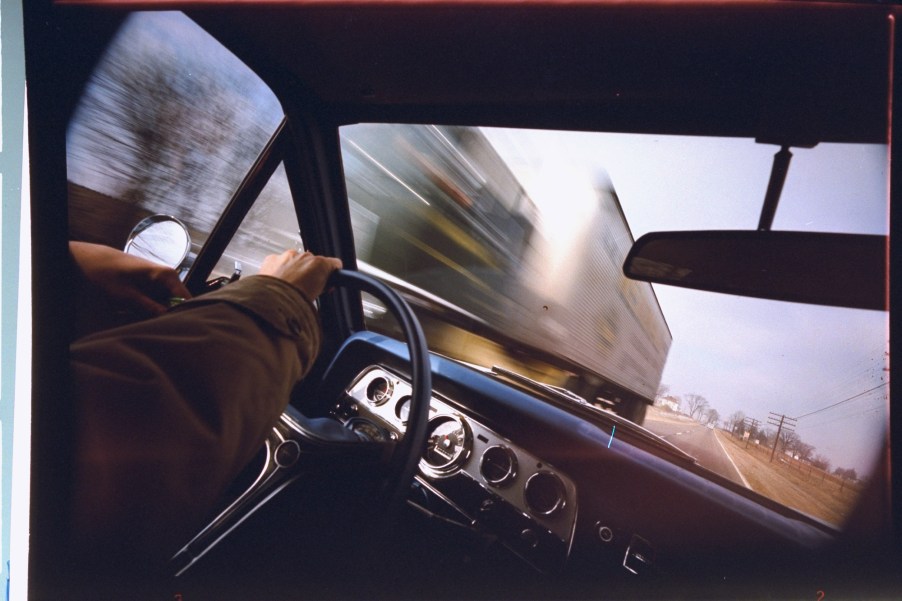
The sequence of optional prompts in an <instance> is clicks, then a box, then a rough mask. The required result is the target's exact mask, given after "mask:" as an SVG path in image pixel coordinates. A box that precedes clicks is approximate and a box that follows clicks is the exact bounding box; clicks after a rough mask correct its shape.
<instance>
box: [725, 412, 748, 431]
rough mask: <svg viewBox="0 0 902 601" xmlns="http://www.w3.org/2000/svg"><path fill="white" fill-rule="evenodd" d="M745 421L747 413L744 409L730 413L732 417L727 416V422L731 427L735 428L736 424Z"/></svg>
mask: <svg viewBox="0 0 902 601" xmlns="http://www.w3.org/2000/svg"><path fill="white" fill-rule="evenodd" d="M744 421H745V413H743V412H742V411H734V412H733V413H731V414H730V417H728V418H727V422H728V423H729V424H730V429H731V430H735V429H736V426H738V425H739V424H741V423H742V422H744Z"/></svg>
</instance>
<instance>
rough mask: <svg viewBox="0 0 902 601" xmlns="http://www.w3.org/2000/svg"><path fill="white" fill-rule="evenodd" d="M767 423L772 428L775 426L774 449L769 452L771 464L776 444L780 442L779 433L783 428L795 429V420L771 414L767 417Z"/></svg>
mask: <svg viewBox="0 0 902 601" xmlns="http://www.w3.org/2000/svg"><path fill="white" fill-rule="evenodd" d="M778 420H779V421H778ZM767 423H769V424H770V425H772V426H777V435H776V436H774V448H773V449H772V450H771V452H770V461H771V463H773V461H774V453H776V452H777V443H778V442H780V432H782V431H783V428H786V429H787V430H794V429H795V427H796V420H795V419H793V418H791V417H786V416H785V415H782V414H777V413H774V412H771V413H770V415H768V416H767Z"/></svg>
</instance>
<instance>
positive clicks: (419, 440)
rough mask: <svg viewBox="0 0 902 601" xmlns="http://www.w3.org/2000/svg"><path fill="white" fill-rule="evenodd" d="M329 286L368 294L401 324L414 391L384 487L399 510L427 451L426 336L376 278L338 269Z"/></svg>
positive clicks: (404, 305)
mask: <svg viewBox="0 0 902 601" xmlns="http://www.w3.org/2000/svg"><path fill="white" fill-rule="evenodd" d="M329 285H331V286H335V287H347V288H352V289H356V290H359V291H361V292H368V293H370V294H372V295H373V296H375V297H376V298H377V299H378V300H380V301H382V302H383V303H385V306H386V308H387V309H388V310H389V311H391V312H392V314H393V315H394V316H395V318H396V319H397V320H398V324H399V325H400V326H401V331H402V332H403V334H404V339H405V341H406V342H407V349H408V352H409V356H410V379H411V388H412V392H411V399H410V414H409V416H408V418H407V429H406V431H405V433H404V436H403V437H402V438H401V440H400V441H399V442H398V443H397V445H396V446H395V449H394V452H393V454H392V458H391V462H390V465H389V471H388V477H387V480H386V485H385V492H386V494H387V495H388V499H387V500H388V503H389V506H391V507H397V506H398V505H400V503H402V502H403V501H404V499H405V498H406V497H407V493H408V490H409V488H410V484H411V483H412V482H413V477H414V475H415V474H416V471H417V465H418V464H419V462H420V458H421V457H422V456H423V450H424V449H425V448H426V436H427V433H428V428H429V401H430V399H431V398H432V370H431V369H430V365H429V349H428V348H427V346H426V336H425V335H424V334H423V328H422V327H421V326H420V322H419V320H418V319H417V318H416V315H414V313H413V310H412V309H411V308H410V305H408V304H407V302H406V301H405V300H404V299H403V298H402V297H401V295H400V294H398V293H397V292H395V291H394V290H393V289H392V288H390V287H388V286H387V285H385V284H384V283H382V282H381V281H379V280H377V279H376V278H374V277H372V276H370V275H366V274H364V273H361V272H359V271H350V270H346V269H339V270H337V271H335V272H333V273H332V276H331V278H330V279H329Z"/></svg>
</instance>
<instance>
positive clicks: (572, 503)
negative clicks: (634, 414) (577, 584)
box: [301, 332, 836, 582]
mask: <svg viewBox="0 0 902 601" xmlns="http://www.w3.org/2000/svg"><path fill="white" fill-rule="evenodd" d="M430 368H431V371H432V385H433V387H432V397H431V403H430V414H429V430H428V443H427V449H426V450H425V452H424V455H423V457H422V458H421V460H420V463H419V470H418V474H417V476H416V482H415V483H414V486H413V488H412V490H411V493H410V496H409V500H408V505H409V506H411V507H412V508H414V509H419V510H421V511H423V512H427V513H428V514H429V515H430V517H431V516H433V515H438V516H440V517H442V518H444V519H446V520H448V521H453V522H455V524H457V525H462V526H465V527H467V528H469V529H470V530H472V531H474V532H479V533H481V532H486V533H489V534H490V535H491V536H494V537H496V538H497V540H498V541H500V542H501V543H502V544H503V545H504V547H506V548H507V549H509V550H510V551H512V552H513V553H514V554H515V555H516V556H518V557H520V558H521V559H523V560H524V561H525V562H526V563H527V564H529V565H531V566H532V567H533V568H535V569H536V570H538V571H539V572H542V573H550V574H558V573H567V574H571V575H576V574H579V575H585V577H586V578H587V579H588V580H589V581H592V582H594V581H595V579H596V578H597V577H598V574H599V572H604V573H606V574H610V575H617V574H622V575H624V576H623V577H625V578H642V579H643V580H648V579H650V578H651V579H658V578H659V577H660V576H664V575H665V574H678V575H680V577H682V576H683V575H687V574H702V575H711V574H712V573H713V574H719V575H720V577H721V578H723V577H728V576H730V575H732V576H743V577H745V576H746V575H748V573H749V570H750V566H752V565H753V564H752V563H750V562H752V561H753V562H755V563H757V562H758V561H759V558H761V557H768V562H770V561H780V562H782V563H781V565H784V566H785V565H793V564H794V563H798V562H799V561H808V560H809V559H810V558H811V557H815V556H816V555H817V553H818V549H822V548H825V547H826V546H828V545H830V543H831V542H832V541H834V540H835V536H836V533H835V531H834V530H832V529H830V528H827V527H825V526H824V525H822V524H820V523H818V522H816V521H815V520H811V519H808V518H807V517H806V516H803V515H800V514H798V513H796V512H793V511H791V510H788V509H786V508H784V507H781V506H777V505H776V504H774V503H771V502H768V500H767V499H766V498H763V497H761V496H760V495H755V494H754V493H752V492H751V491H748V490H746V489H743V488H742V487H739V486H737V485H734V484H733V483H732V482H730V481H723V480H725V479H723V480H718V478H717V477H716V476H715V475H713V474H711V473H709V472H707V471H706V470H704V469H703V468H700V467H699V466H697V465H694V464H693V463H692V462H691V461H690V462H686V461H680V460H677V459H675V458H674V457H672V456H671V455H670V454H668V453H666V452H663V451H662V450H660V449H657V448H656V447H655V446H654V445H649V444H648V441H646V440H643V439H642V438H641V437H639V436H638V435H635V434H631V433H630V430H629V429H627V428H623V429H622V432H621V428H620V427H619V426H618V427H617V432H616V436H613V435H612V434H613V431H612V423H611V422H610V419H611V418H609V417H608V416H606V415H604V414H603V412H598V411H581V410H580V408H579V407H578V406H577V405H576V404H574V403H563V402H557V401H555V400H554V399H551V398H543V397H541V396H540V395H538V394H535V393H531V392H529V391H526V390H523V389H520V388H518V387H516V386H512V385H511V384H510V383H509V382H507V381H505V380H504V379H502V378H499V377H495V376H493V375H491V374H489V373H485V372H484V371H481V370H478V369H473V368H472V367H471V366H467V365H463V364H460V363H457V362H455V361H451V360H449V359H446V358H443V357H439V356H435V355H432V356H431V357H430ZM409 369H410V368H409V365H408V362H407V351H406V346H405V345H404V344H403V343H401V342H398V341H396V340H393V339H390V338H387V337H385V336H382V335H380V334H376V333H372V332H359V333H357V334H354V335H353V336H352V337H351V338H349V339H348V340H347V341H346V342H345V343H344V345H343V346H342V348H341V349H340V350H339V351H338V352H337V354H336V355H335V356H334V358H333V359H332V361H331V362H330V365H329V366H328V367H327V368H326V369H325V372H324V374H323V376H322V379H321V380H320V382H319V384H317V388H316V389H315V390H314V391H310V392H308V393H307V394H306V396H307V397H308V398H310V397H316V398H318V401H317V402H318V403H319V404H320V405H319V406H320V409H319V411H321V412H322V413H323V414H328V415H329V416H330V418H333V419H338V420H339V421H340V422H341V423H342V424H343V425H344V427H346V428H350V429H353V430H355V431H356V432H357V433H358V434H361V435H362V436H363V437H367V438H371V439H375V440H379V439H389V440H391V439H397V438H399V437H400V436H401V435H402V434H403V432H404V429H405V418H406V412H407V400H408V397H409V396H410V393H411V388H410V377H409ZM301 392H304V391H301ZM737 541H741V544H739V543H738V542H737ZM777 557H779V559H775V558H777ZM750 558H751V559H750ZM768 565H770V564H768ZM576 577H577V578H581V577H582V576H576Z"/></svg>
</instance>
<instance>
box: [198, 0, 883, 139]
mask: <svg viewBox="0 0 902 601" xmlns="http://www.w3.org/2000/svg"><path fill="white" fill-rule="evenodd" d="M891 10H892V9H890V8H888V7H885V6H879V5H870V6H866V5H861V4H855V5H849V4H838V3H837V4H823V3H819V4H809V3H797V2H724V3H711V2H704V3H698V2H601V3H592V2H572V3H553V2H522V3H518V2H429V3H411V2H375V3H348V2H307V3H300V4H297V3H290V2H281V3H276V4H273V5H267V6H261V5H260V3H255V4H254V6H252V7H250V6H246V5H242V4H241V3H239V4H238V5H235V6H230V7H228V8H225V9H224V8H222V7H211V6H208V5H205V3H203V2H200V3H194V10H192V11H190V13H189V14H191V15H192V16H193V17H194V18H195V19H197V20H198V22H200V23H201V24H202V25H203V26H204V27H205V28H207V29H208V31H210V32H211V33H213V34H214V35H215V36H216V37H218V38H220V39H221V40H223V41H225V42H226V43H227V45H229V46H230V47H231V48H232V49H233V50H234V51H236V53H237V54H238V55H239V56H240V57H241V58H243V59H244V60H245V61H246V62H248V63H249V64H250V65H251V66H252V67H254V68H255V69H256V70H257V71H258V72H260V73H261V74H262V75H263V76H264V78H265V79H267V80H268V83H269V84H270V85H271V86H272V87H273V88H274V89H275V90H276V91H277V93H278V92H279V91H281V92H283V94H282V95H283V98H284V97H287V96H286V94H287V95H289V96H290V95H296V94H297V90H298V87H297V86H298V84H300V86H301V88H300V89H302V90H305V91H306V92H309V93H310V94H311V95H312V96H313V98H314V99H316V100H317V101H319V102H322V103H323V105H324V106H325V107H326V108H327V109H328V110H329V111H331V112H332V114H333V116H334V118H335V119H336V120H338V121H340V122H353V121H367V120H373V121H376V120H380V121H403V122H417V121H418V122H433V123H451V122H457V123H461V124H483V125H505V126H529V127H553V128H567V129H598V130H607V131H623V132H645V133H674V134H697V135H718V136H746V137H756V138H761V139H764V140H766V141H773V142H777V143H790V144H794V145H804V144H807V143H813V142H818V141H856V142H876V143H883V142H886V139H887V121H888V119H887V106H888V90H889V86H890V84H889V78H888V71H889V64H890V63H889V54H890V53H889V47H890V40H891V39H892V36H891V34H890V19H889V18H888V15H889V14H890V13H891Z"/></svg>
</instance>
